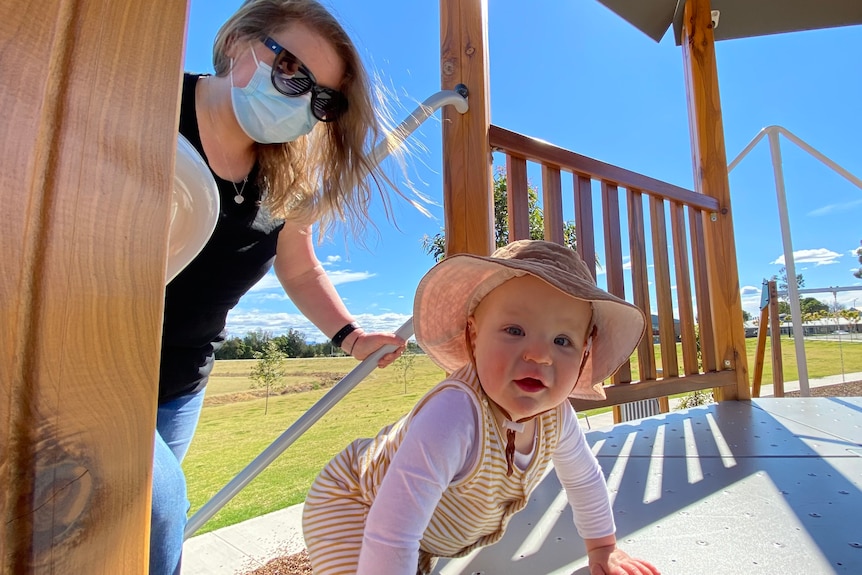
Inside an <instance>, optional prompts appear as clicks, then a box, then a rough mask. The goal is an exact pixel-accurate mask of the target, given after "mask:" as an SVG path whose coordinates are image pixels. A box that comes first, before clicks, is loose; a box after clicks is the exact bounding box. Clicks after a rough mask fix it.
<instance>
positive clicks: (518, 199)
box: [506, 154, 530, 242]
mask: <svg viewBox="0 0 862 575" xmlns="http://www.w3.org/2000/svg"><path fill="white" fill-rule="evenodd" d="M506 192H507V193H506V207H507V209H508V212H509V241H510V242H514V241H515V240H528V239H530V202H529V198H528V197H527V193H528V192H527V160H525V159H524V158H519V157H517V156H513V155H512V154H507V155H506Z"/></svg>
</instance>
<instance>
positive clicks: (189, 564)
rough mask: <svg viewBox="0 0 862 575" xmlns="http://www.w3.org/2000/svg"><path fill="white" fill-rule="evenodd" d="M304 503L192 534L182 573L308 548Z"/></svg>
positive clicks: (606, 419) (233, 569)
mask: <svg viewBox="0 0 862 575" xmlns="http://www.w3.org/2000/svg"><path fill="white" fill-rule="evenodd" d="M857 380H862V372H860V373H848V374H845V375H844V376H842V375H840V374H839V375H833V376H828V377H823V378H818V379H812V380H810V381H809V387H820V386H824V385H835V384H838V383H843V382H844V381H857ZM798 389H799V382H798V381H788V382H785V384H784V390H785V391H796V390H798ZM760 397H772V385H764V386H762V388H761V393H760ZM581 424H582V425H583V427H584V429H585V430H586V429H601V428H604V427H610V426H612V425H613V415H612V413H611V412H607V413H603V414H600V415H596V416H591V417H590V418H589V422H587V421H586V420H584V419H581ZM301 518H302V504H301V503H300V504H298V505H294V506H292V507H288V508H286V509H282V510H280V511H275V512H273V513H269V514H267V515H263V516H261V517H256V518H254V519H249V520H248V521H244V522H242V523H239V524H236V525H231V526H229V527H224V528H222V529H217V530H215V531H211V532H209V533H205V534H203V535H198V536H196V537H192V538H191V539H189V540H188V541H186V543H185V546H184V548H183V569H182V575H239V574H243V573H247V572H249V571H252V570H253V569H255V568H257V567H261V566H263V565H265V564H266V563H267V562H269V561H271V560H272V559H275V558H276V557H283V556H285V555H290V554H293V553H297V552H298V551H301V550H302V549H304V548H305V544H304V542H303V539H302V528H301Z"/></svg>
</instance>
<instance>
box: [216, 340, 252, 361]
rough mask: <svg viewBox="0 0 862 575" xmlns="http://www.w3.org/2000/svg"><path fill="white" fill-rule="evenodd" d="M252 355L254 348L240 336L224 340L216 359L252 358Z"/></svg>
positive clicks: (217, 350)
mask: <svg viewBox="0 0 862 575" xmlns="http://www.w3.org/2000/svg"><path fill="white" fill-rule="evenodd" d="M252 357H253V356H252V350H251V349H249V348H248V347H246V345H245V342H244V341H243V340H241V339H240V338H238V337H232V338H229V339H226V340H224V342H223V343H222V344H221V345H220V346H219V347H218V349H216V352H215V358H216V359H251V358H252Z"/></svg>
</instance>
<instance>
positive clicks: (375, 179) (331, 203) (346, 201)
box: [213, 0, 391, 239]
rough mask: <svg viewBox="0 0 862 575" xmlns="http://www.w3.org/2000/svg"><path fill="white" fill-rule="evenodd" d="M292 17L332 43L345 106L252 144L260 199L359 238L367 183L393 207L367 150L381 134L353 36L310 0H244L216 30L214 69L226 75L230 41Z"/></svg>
mask: <svg viewBox="0 0 862 575" xmlns="http://www.w3.org/2000/svg"><path fill="white" fill-rule="evenodd" d="M292 22H300V23H301V24H303V25H305V26H307V27H308V28H310V29H311V30H313V31H315V32H317V33H318V34H320V35H321V36H323V37H324V38H325V39H327V40H328V41H329V42H330V43H331V44H332V46H333V47H334V48H335V51H336V53H337V54H338V55H339V57H340V58H341V59H342V60H343V62H344V66H345V71H344V80H343V82H342V85H341V86H340V90H341V92H342V93H343V94H344V95H345V96H346V97H347V102H348V106H347V110H346V112H345V113H344V114H342V115H341V116H340V117H339V118H338V119H337V120H335V121H334V122H329V123H322V122H321V124H322V125H318V126H315V128H314V130H312V132H311V134H309V135H308V136H303V137H301V138H298V139H297V140H294V141H292V142H287V143H284V144H256V150H255V151H256V153H257V160H258V162H259V164H260V179H259V181H258V184H259V185H260V186H261V188H262V189H263V190H265V194H266V195H265V199H264V204H265V206H266V207H267V208H268V209H269V210H270V212H271V213H272V215H273V216H275V217H279V218H286V219H291V220H296V221H299V222H303V223H308V224H310V223H312V222H317V223H318V226H319V227H318V230H319V234H320V237H322V236H323V235H324V234H325V233H326V232H328V231H329V230H331V229H332V227H333V225H334V224H336V223H339V222H345V223H347V224H348V226H349V228H350V231H351V232H352V233H353V235H354V236H356V237H359V238H360V239H361V236H362V235H363V232H364V231H365V230H366V224H367V223H369V219H368V207H369V203H370V201H371V198H372V197H373V192H372V183H373V185H374V187H376V188H377V190H378V192H379V194H380V197H381V198H382V200H383V204H384V209H385V212H386V213H387V215H389V214H391V205H390V201H389V198H388V195H387V194H386V192H385V191H384V187H383V185H382V184H383V183H384V182H385V183H386V184H390V185H391V182H390V181H389V179H388V178H387V177H386V176H385V175H384V174H383V173H382V172H380V171H379V170H378V168H377V167H375V166H373V165H372V163H371V161H370V157H369V156H368V151H369V149H370V147H371V146H372V145H373V144H374V143H375V142H376V141H377V140H378V138H379V135H380V133H381V128H380V126H379V124H378V119H377V116H376V114H375V110H374V104H373V102H372V96H371V83H370V81H369V78H368V74H367V73H366V71H365V68H364V67H363V64H362V61H361V59H360V57H359V54H358V52H357V51H356V48H355V47H354V45H353V42H352V41H351V40H350V37H349V36H348V35H347V32H345V30H344V28H342V26H341V24H339V23H338V21H337V20H336V19H335V17H333V16H332V14H330V13H329V12H328V11H327V10H326V8H324V7H323V6H322V5H321V4H319V3H318V2H316V1H315V0H246V2H244V3H243V5H242V6H241V7H240V8H239V10H237V11H236V12H235V13H234V14H233V15H232V16H231V17H230V18H229V19H228V20H227V21H226V22H225V23H224V24H223V25H222V27H221V29H220V30H219V32H218V34H217V35H216V39H215V43H214V45H213V67H214V68H215V73H216V75H218V76H226V75H227V74H228V73H229V72H230V67H231V59H230V57H229V56H228V50H229V48H230V46H231V44H232V43H233V42H237V41H241V40H245V39H261V38H263V37H264V36H268V35H272V34H274V33H276V32H278V31H280V30H282V29H283V28H284V27H285V26H287V25H289V24H291V23H292Z"/></svg>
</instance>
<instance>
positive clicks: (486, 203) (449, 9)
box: [440, 0, 494, 255]
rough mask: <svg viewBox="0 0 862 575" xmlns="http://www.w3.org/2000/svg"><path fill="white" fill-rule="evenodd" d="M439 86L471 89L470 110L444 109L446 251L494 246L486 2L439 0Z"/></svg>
mask: <svg viewBox="0 0 862 575" xmlns="http://www.w3.org/2000/svg"><path fill="white" fill-rule="evenodd" d="M440 70H441V87H442V89H444V90H453V89H454V88H455V86H456V85H458V84H464V85H465V86H467V89H468V90H469V94H470V95H469V98H470V111H468V112H467V113H466V114H459V113H458V112H457V111H456V110H454V109H453V107H452V106H446V107H444V108H443V110H442V113H443V157H444V158H445V161H444V162H443V214H444V219H445V226H446V254H455V253H471V254H478V255H489V254H490V253H491V252H492V251H493V250H494V224H493V222H494V219H493V218H494V195H493V193H494V192H493V188H492V179H491V148H490V146H489V144H488V126H489V125H490V117H491V110H490V104H489V101H488V3H487V0H440Z"/></svg>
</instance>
